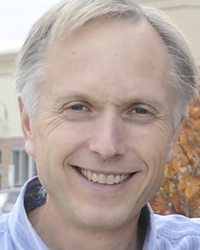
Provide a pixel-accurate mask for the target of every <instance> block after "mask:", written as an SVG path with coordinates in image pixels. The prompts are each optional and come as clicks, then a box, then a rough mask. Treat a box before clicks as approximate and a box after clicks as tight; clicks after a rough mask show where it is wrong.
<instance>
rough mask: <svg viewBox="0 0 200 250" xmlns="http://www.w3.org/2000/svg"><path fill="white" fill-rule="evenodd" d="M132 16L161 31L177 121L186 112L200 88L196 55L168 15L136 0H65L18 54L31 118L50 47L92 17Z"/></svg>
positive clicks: (40, 23) (22, 91)
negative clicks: (174, 92)
mask: <svg viewBox="0 0 200 250" xmlns="http://www.w3.org/2000/svg"><path fill="white" fill-rule="evenodd" d="M109 18H129V19H131V18H132V19H133V20H134V22H141V21H142V20H147V21H148V22H149V23H150V24H151V25H152V26H153V27H154V28H155V29H156V30H157V32H158V33H159V34H160V36H161V38H162V39H163V41H164V43H165V45H166V48H167V51H168V54H169V58H170V74H171V79H172V85H173V86H174V87H175V88H176V90H177V96H178V97H177V105H176V107H175V113H174V115H175V121H174V122H175V124H178V123H179V120H180V117H181V116H182V115H183V114H184V113H185V111H186V109H187V107H188V105H189V103H190V102H191V101H192V100H193V98H194V95H195V93H196V91H197V81H198V79H197V72H196V67H195V63H194V59H193V56H192V54H191V51H190V49H189V47H188V45H187V42H186V41H185V39H184V38H183V37H182V35H181V34H180V32H179V31H178V30H177V29H176V28H175V27H174V26H173V25H172V24H171V22H170V21H169V19H168V18H167V17H166V16H165V14H164V13H163V12H161V11H158V10H156V9H153V8H150V7H145V6H140V5H139V4H138V3H137V2H136V1H135V0H106V1H105V0H95V1H94V0H64V1H60V2H59V3H58V4H56V5H55V6H54V7H53V8H52V9H51V10H50V11H48V12H47V13H46V14H45V15H44V16H43V17H42V18H41V19H40V20H39V21H38V22H37V23H36V24H35V25H34V26H33V28H32V29H31V31H30V33H29V35H28V37H27V40H26V42H25V44H24V46H23V48H22V50H21V52H20V54H19V62H18V69H17V73H16V85H17V90H18V92H19V94H20V95H21V97H22V100H23V102H24V105H25V107H26V109H27V111H28V114H29V116H30V117H32V116H33V115H34V113H35V110H36V107H37V105H38V100H39V93H38V91H37V86H38V84H40V83H42V81H43V80H44V77H45V76H44V68H45V65H44V56H45V52H46V51H47V48H48V46H50V44H51V43H52V42H53V41H55V40H56V39H57V38H58V37H60V36H64V35H65V36H70V34H71V33H72V32H73V31H75V30H77V29H79V28H80V27H82V26H84V25H85V24H86V23H88V22H90V21H93V20H95V21H96V20H97V21H98V20H99V21H101V20H105V19H109Z"/></svg>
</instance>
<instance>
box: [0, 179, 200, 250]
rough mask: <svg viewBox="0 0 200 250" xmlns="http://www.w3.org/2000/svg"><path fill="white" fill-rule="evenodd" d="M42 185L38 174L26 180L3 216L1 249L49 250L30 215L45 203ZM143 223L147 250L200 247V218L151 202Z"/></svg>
mask: <svg viewBox="0 0 200 250" xmlns="http://www.w3.org/2000/svg"><path fill="white" fill-rule="evenodd" d="M40 188H41V184H40V182H39V180H38V178H37V177H36V178H33V179H31V180H29V181H28V182H26V183H25V185H24V186H23V188H22V190H21V193H20V195H19V197H18V200H17V202H16V204H15V206H14V208H13V210H12V212H11V213H10V214H8V215H5V216H1V217H0V249H1V250H48V248H47V246H46V245H45V244H44V242H43V241H42V240H41V238H40V237H39V235H38V234H37V232H36V231H35V230H34V228H33V227H32V225H31V223H30V222H29V220H28V217H27V212H29V211H31V210H33V209H35V208H36V207H39V206H42V205H43V204H44V203H45V197H44V196H42V195H40ZM139 224H140V226H141V228H142V230H143V231H144V232H145V241H144V246H143V250H200V218H199V219H198V218H196V219H189V218H187V217H184V216H181V215H165V216H161V215H155V214H154V213H153V212H152V210H151V208H150V206H149V205H148V204H147V205H146V206H145V207H144V208H143V209H142V212H141V216H140V220H139Z"/></svg>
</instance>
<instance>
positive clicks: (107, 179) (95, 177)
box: [76, 167, 133, 185]
mask: <svg viewBox="0 0 200 250" xmlns="http://www.w3.org/2000/svg"><path fill="white" fill-rule="evenodd" d="M76 169H77V170H78V172H79V173H80V174H81V175H82V176H84V177H85V178H86V179H87V180H89V181H92V182H94V183H99V184H103V185H116V184H119V183H122V182H124V181H125V180H126V179H127V178H130V177H131V176H132V175H133V174H105V173H96V172H93V171H90V170H86V169H82V168H79V167H76Z"/></svg>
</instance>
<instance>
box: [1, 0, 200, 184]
mask: <svg viewBox="0 0 200 250" xmlns="http://www.w3.org/2000/svg"><path fill="white" fill-rule="evenodd" d="M140 2H141V3H144V4H145V5H146V4H148V5H151V6H154V7H157V8H159V9H161V10H163V11H165V12H166V13H167V15H168V16H169V17H170V18H171V19H172V20H173V22H174V23H175V24H176V25H177V26H178V27H179V29H180V30H181V31H182V33H183V34H184V35H185V37H186V38H187V39H188V41H189V43H190V47H191V50H192V51H193V54H194V56H195V58H196V62H197V65H198V66H200V0H152V1H151V0H140ZM16 55H17V52H16V51H13V52H4V53H1V54H0V150H1V151H0V152H1V154H0V163H1V171H0V174H1V187H3V188H4V187H7V186H9V185H12V184H13V185H16V184H23V182H24V181H25V180H26V179H27V178H28V177H31V176H33V175H35V174H36V171H35V165H34V161H33V159H32V158H31V157H29V156H27V154H26V153H25V151H24V143H23V136H22V132H21V127H20V119H19V111H18V104H17V94H16V91H15V84H14V71H15V61H16Z"/></svg>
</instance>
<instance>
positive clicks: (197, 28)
mask: <svg viewBox="0 0 200 250" xmlns="http://www.w3.org/2000/svg"><path fill="white" fill-rule="evenodd" d="M140 2H141V3H142V4H143V5H149V6H153V7H156V8H158V9H160V10H163V11H164V12H165V13H166V14H167V15H168V16H169V17H170V18H171V20H172V21H173V23H174V24H176V26H177V27H178V28H179V30H180V31H181V32H182V33H183V35H184V36H185V37H186V39H187V40H188V42H189V44H190V48H191V50H192V52H193V54H194V56H195V59H196V62H197V65H198V66H200V0H140Z"/></svg>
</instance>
